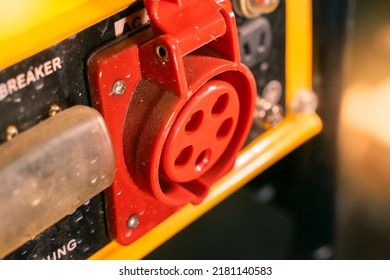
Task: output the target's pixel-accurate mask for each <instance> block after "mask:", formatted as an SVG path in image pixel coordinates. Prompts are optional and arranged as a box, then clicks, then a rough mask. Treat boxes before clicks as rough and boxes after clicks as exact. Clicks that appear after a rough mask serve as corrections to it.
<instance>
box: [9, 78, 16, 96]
mask: <svg viewBox="0 0 390 280" xmlns="http://www.w3.org/2000/svg"><path fill="white" fill-rule="evenodd" d="M7 87H8V94H11V93H13V92H16V91H18V87H17V86H16V79H9V80H8V81H7Z"/></svg>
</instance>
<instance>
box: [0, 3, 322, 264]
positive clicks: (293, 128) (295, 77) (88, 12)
mask: <svg viewBox="0 0 390 280" xmlns="http://www.w3.org/2000/svg"><path fill="white" fill-rule="evenodd" d="M133 2H135V1H134V0H111V1H106V0H68V1H52V0H17V1H13V2H9V1H6V0H0V7H1V8H0V30H2V31H1V32H0V45H1V52H0V70H1V69H3V68H6V67H8V66H10V65H12V64H15V63H17V62H19V61H21V60H23V59H25V58H27V57H29V56H31V55H33V54H36V53H37V52H39V51H41V50H44V49H46V48H48V47H50V46H52V45H53V44H56V43H58V42H60V41H62V40H64V39H66V38H67V37H69V36H71V35H74V34H76V33H78V32H80V31H82V30H84V29H85V28H87V27H89V26H91V25H93V24H95V23H97V22H99V21H101V20H102V19H104V18H107V17H109V16H111V15H113V14H115V13H117V12H119V11H121V10H123V9H124V8H125V7H127V6H129V5H130V4H132V3H133ZM311 17H312V10H311V0H287V1H286V95H287V97H286V99H287V100H286V104H287V115H286V118H285V119H284V120H283V121H282V122H281V124H279V125H278V126H277V127H274V128H272V129H270V130H268V131H267V132H265V133H264V134H262V135H261V136H260V137H259V138H257V139H256V140H255V141H253V142H252V143H251V144H250V145H249V146H247V147H246V148H245V149H244V150H242V151H241V153H240V154H239V156H238V159H237V162H236V165H235V167H234V169H233V170H232V171H231V172H230V173H229V174H227V175H226V176H225V177H224V178H222V179H221V180H220V181H218V182H217V183H216V184H215V185H214V186H213V188H212V190H211V192H210V194H209V195H208V196H207V198H206V199H205V201H204V202H202V203H201V204H200V205H197V206H193V205H186V206H185V207H183V208H182V209H181V210H179V211H178V212H176V213H175V214H173V215H172V216H171V217H169V218H168V219H167V220H165V221H164V222H163V223H161V224H159V225H158V226H156V227H155V228H154V229H152V230H151V231H149V232H148V233H146V234H145V235H144V236H143V237H141V238H140V239H138V240H137V241H135V242H134V243H132V244H131V245H129V246H126V247H124V246H121V245H119V244H118V243H116V242H115V241H113V242H111V243H110V244H108V245H107V246H106V247H104V248H103V249H102V250H100V251H99V252H98V253H96V254H95V255H93V256H92V257H91V258H90V259H140V258H143V257H144V256H145V255H147V254H148V253H149V252H151V251H152V250H154V249H155V248H157V247H158V246H159V245H161V244H162V243H163V242H165V241H166V240H168V239H169V238H171V237H172V236H173V235H175V234H176V233H177V232H179V231H180V230H182V229H183V228H184V227H186V226H187V225H188V224H190V223H191V222H193V221H194V220H196V219H197V218H198V217H200V216H201V215H203V214H204V213H206V212H207V211H208V210H210V209H211V208H212V207H214V206H215V205H217V204H218V203H220V202H221V201H222V200H224V199H225V198H226V197H228V196H229V195H231V194H232V193H234V192H235V191H236V190H237V189H239V188H240V187H242V186H243V185H245V184H246V183H247V182H248V181H250V180H251V179H253V178H254V177H255V176H257V175H258V174H259V173H260V172H262V171H264V170H265V169H266V168H268V167H269V166H271V165H272V164H273V163H275V162H276V161H278V160H279V159H281V158H282V157H284V156H285V155H286V154H288V153H289V152H291V151H292V150H294V149H295V148H296V147H298V146H299V145H301V144H303V143H304V142H306V141H307V140H308V139H310V138H311V137H313V136H314V135H316V134H318V133H319V132H320V131H321V129H322V123H321V120H320V119H319V117H318V116H317V115H316V114H315V113H309V114H294V113H293V112H291V110H290V109H289V104H291V101H292V100H293V98H294V93H295V92H296V91H297V90H298V89H300V88H308V89H310V88H311V86H312V85H311V83H312V18H311Z"/></svg>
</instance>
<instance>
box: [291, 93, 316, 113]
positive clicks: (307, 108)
mask: <svg viewBox="0 0 390 280" xmlns="http://www.w3.org/2000/svg"><path fill="white" fill-rule="evenodd" d="M291 103H292V104H291V109H292V111H293V112H294V113H313V112H315V111H316V109H317V106H318V97H317V95H316V94H315V93H314V91H312V90H310V89H300V90H298V91H297V92H296V93H295V96H294V98H293V100H292V102H291Z"/></svg>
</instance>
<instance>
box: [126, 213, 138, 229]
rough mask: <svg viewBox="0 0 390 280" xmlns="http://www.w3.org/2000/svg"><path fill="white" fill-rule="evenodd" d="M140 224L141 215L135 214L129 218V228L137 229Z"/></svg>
mask: <svg viewBox="0 0 390 280" xmlns="http://www.w3.org/2000/svg"><path fill="white" fill-rule="evenodd" d="M138 225H139V217H138V215H136V214H134V215H132V216H131V217H130V218H129V219H128V220H127V227H128V228H129V229H135V228H136V227H138Z"/></svg>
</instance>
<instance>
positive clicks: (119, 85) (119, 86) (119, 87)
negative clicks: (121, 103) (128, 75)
mask: <svg viewBox="0 0 390 280" xmlns="http://www.w3.org/2000/svg"><path fill="white" fill-rule="evenodd" d="M125 91H126V83H125V82H124V81H123V80H118V81H116V82H115V83H114V84H113V85H112V89H111V92H112V93H113V94H114V95H115V96H122V95H123V94H124V93H125Z"/></svg>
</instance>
